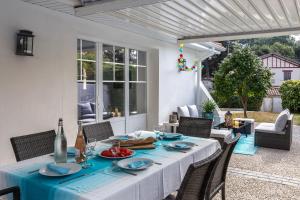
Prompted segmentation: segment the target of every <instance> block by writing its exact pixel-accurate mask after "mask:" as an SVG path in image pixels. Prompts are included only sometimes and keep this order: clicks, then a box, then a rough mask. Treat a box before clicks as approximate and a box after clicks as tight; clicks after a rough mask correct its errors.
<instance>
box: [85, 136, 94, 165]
mask: <svg viewBox="0 0 300 200" xmlns="http://www.w3.org/2000/svg"><path fill="white" fill-rule="evenodd" d="M96 145H97V140H96V139H95V138H88V139H87V143H86V146H85V155H84V162H83V166H82V168H84V169H87V168H89V167H91V166H93V164H92V163H89V162H88V160H89V159H91V158H93V157H94V155H95V148H96Z"/></svg>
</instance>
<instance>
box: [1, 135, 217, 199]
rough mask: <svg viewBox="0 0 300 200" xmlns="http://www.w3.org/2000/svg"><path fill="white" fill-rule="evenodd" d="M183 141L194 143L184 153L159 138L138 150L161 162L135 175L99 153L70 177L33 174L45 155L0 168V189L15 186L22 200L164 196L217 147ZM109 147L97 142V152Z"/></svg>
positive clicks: (200, 140)
mask: <svg viewBox="0 0 300 200" xmlns="http://www.w3.org/2000/svg"><path fill="white" fill-rule="evenodd" d="M183 141H189V142H193V143H195V144H197V146H194V147H193V148H192V149H191V150H190V151H187V152H186V153H183V152H176V151H167V150H166V149H165V148H163V146H162V145H163V144H164V143H167V142H170V141H162V142H160V145H159V146H158V147H157V148H156V149H152V150H137V151H136V154H135V155H134V157H144V158H151V159H153V160H154V161H155V162H159V163H161V165H157V164H154V165H152V166H151V167H150V168H148V169H146V170H143V171H139V172H136V173H137V176H133V175H130V174H127V173H124V172H122V171H112V170H111V167H112V160H109V159H104V158H101V157H98V156H96V157H95V158H93V159H91V160H89V161H90V162H91V163H93V166H92V167H91V168H89V169H82V170H81V171H80V172H79V173H77V174H74V175H71V176H66V177H60V178H54V177H45V176H42V175H40V174H39V173H38V172H33V173H32V172H31V171H34V170H36V169H39V168H40V167H41V166H44V165H46V164H47V163H50V162H53V157H52V156H50V155H45V156H41V157H37V158H33V159H29V160H25V161H21V162H18V163H15V164H11V165H7V166H2V167H0V189H2V188H5V187H9V186H15V185H18V186H19V187H20V189H21V196H22V197H21V199H22V200H40V199H43V200H47V199H49V200H50V199H55V200H66V199H72V200H76V199H80V200H94V199H95V200H96V199H97V200H158V199H163V198H165V197H166V196H167V195H168V194H170V193H171V192H174V191H176V190H177V189H178V188H179V186H180V184H181V181H182V180H183V177H184V175H185V173H186V171H187V169H188V166H189V165H190V164H191V163H194V162H197V161H200V160H202V159H205V158H207V157H208V156H210V155H212V154H213V153H214V152H215V151H216V150H217V149H219V148H220V145H219V143H218V142H217V141H216V140H213V139H204V138H195V137H184V139H183ZM108 147H109V145H108V144H105V143H102V142H99V143H98V144H97V150H98V151H101V150H103V149H106V148H108ZM29 172H31V173H29ZM74 177H76V178H75V179H72V178H74ZM66 180H67V181H66ZM68 180H69V181H68Z"/></svg>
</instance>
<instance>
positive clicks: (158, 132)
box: [153, 125, 164, 146]
mask: <svg viewBox="0 0 300 200" xmlns="http://www.w3.org/2000/svg"><path fill="white" fill-rule="evenodd" d="M163 131H164V128H163V126H161V125H158V126H155V127H154V130H153V132H154V133H155V135H156V139H157V140H158V141H160V140H162V139H163V138H162V135H163ZM156 145H158V146H160V145H161V142H157V143H156Z"/></svg>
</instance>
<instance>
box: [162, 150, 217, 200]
mask: <svg viewBox="0 0 300 200" xmlns="http://www.w3.org/2000/svg"><path fill="white" fill-rule="evenodd" d="M221 155H222V151H221V150H218V151H216V152H215V153H214V154H213V155H211V156H210V157H208V158H206V159H204V160H201V161H199V162H196V163H194V164H191V165H190V166H189V168H188V170H187V172H186V174H185V176H184V179H183V181H182V183H181V186H180V188H179V190H178V193H177V194H176V195H172V194H171V195H169V196H168V197H167V198H166V199H165V200H175V199H176V200H201V199H204V197H205V196H204V194H205V189H206V187H207V185H208V180H209V177H210V176H211V175H212V172H213V168H214V166H215V165H216V163H217V162H218V159H219V157H220V156H221Z"/></svg>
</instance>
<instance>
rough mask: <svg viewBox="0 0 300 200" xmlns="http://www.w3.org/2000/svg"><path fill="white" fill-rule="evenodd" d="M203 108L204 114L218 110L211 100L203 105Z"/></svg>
mask: <svg viewBox="0 0 300 200" xmlns="http://www.w3.org/2000/svg"><path fill="white" fill-rule="evenodd" d="M202 107H203V111H204V112H206V113H212V112H214V110H215V108H216V104H215V103H214V102H213V101H211V100H207V101H205V102H204V103H203V104H202Z"/></svg>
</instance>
